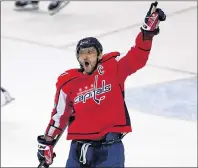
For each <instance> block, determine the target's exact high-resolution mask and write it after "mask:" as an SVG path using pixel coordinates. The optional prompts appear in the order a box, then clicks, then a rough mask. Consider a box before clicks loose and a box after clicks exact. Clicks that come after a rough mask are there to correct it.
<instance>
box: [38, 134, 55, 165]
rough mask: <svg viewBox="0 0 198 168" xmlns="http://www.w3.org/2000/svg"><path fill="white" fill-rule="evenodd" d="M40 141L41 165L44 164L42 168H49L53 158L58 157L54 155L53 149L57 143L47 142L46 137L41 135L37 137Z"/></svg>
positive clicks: (39, 157)
mask: <svg viewBox="0 0 198 168" xmlns="http://www.w3.org/2000/svg"><path fill="white" fill-rule="evenodd" d="M37 141H38V152H37V157H38V160H39V162H40V163H43V164H42V165H41V167H46V168H47V167H49V165H51V164H52V163H53V158H54V157H55V156H56V154H55V153H53V147H54V144H55V141H54V140H52V141H47V140H46V138H45V136H44V135H40V136H38V137H37Z"/></svg>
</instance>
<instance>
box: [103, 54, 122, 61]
mask: <svg viewBox="0 0 198 168" xmlns="http://www.w3.org/2000/svg"><path fill="white" fill-rule="evenodd" d="M117 56H120V53H119V52H111V53H107V54H104V55H103V57H102V60H101V62H105V61H107V60H109V59H111V58H116V57H117Z"/></svg>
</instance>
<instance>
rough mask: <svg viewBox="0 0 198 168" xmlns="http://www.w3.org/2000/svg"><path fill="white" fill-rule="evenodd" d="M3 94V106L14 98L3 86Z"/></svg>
mask: <svg viewBox="0 0 198 168" xmlns="http://www.w3.org/2000/svg"><path fill="white" fill-rule="evenodd" d="M1 95H3V96H1V97H4V101H1V106H4V105H6V104H8V103H10V102H11V101H12V100H14V98H13V97H11V96H10V93H9V92H8V91H7V90H6V89H4V88H3V87H1Z"/></svg>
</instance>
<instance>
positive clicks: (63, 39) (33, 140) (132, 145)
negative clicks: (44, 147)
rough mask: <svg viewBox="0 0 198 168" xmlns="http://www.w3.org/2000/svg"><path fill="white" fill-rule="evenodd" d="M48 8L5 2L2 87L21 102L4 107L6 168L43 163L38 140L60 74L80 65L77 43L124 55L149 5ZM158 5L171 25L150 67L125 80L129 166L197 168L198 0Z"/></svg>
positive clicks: (62, 154) (57, 163)
mask: <svg viewBox="0 0 198 168" xmlns="http://www.w3.org/2000/svg"><path fill="white" fill-rule="evenodd" d="M47 4H48V2H41V4H40V8H41V11H40V12H16V11H14V10H13V7H14V2H1V86H3V87H5V88H6V89H7V90H8V91H9V92H10V94H11V95H12V96H13V97H15V99H16V100H15V101H13V102H12V103H10V104H8V105H7V106H4V107H2V108H1V167H36V166H37V165H38V161H37V156H36V152H37V136H38V135H39V134H43V132H44V130H45V128H46V126H47V124H48V122H49V119H50V114H51V111H52V108H53V100H54V94H55V83H56V79H57V77H58V75H59V74H60V73H62V72H63V71H65V70H67V69H70V68H75V67H78V62H77V60H76V57H75V53H74V52H75V45H76V43H77V41H78V40H80V39H81V38H83V37H85V36H96V37H97V38H98V39H99V40H100V41H101V42H102V44H103V47H104V50H105V52H109V51H115V50H117V51H120V52H121V53H125V52H127V50H128V49H129V48H130V47H131V46H132V45H133V44H134V40H135V37H136V35H137V33H138V32H139V30H140V29H139V28H140V25H141V22H142V21H143V19H144V16H145V14H146V12H147V10H148V8H149V5H150V3H149V2H148V1H147V2H146V1H145V2H129V1H128V2H127V1H125V2H121V1H120V2H118V1H115V2H113V1H112V2H110V1H109V2H99V1H98V2H88V1H87V2H77V1H74V2H71V3H70V4H69V5H68V6H67V7H66V8H64V9H63V10H62V11H61V12H60V13H58V14H57V15H55V16H49V15H48V13H47V12H46V7H47ZM159 7H161V8H162V9H164V11H165V12H166V13H167V21H166V22H163V23H161V24H160V29H161V33H160V34H159V35H158V36H156V37H155V39H154V42H153V48H152V51H151V54H150V58H149V61H148V63H147V65H146V67H144V68H143V69H142V70H140V71H138V72H137V73H135V74H133V75H132V76H130V77H129V78H128V79H127V81H126V92H127V91H128V92H127V93H126V100H127V105H128V107H129V113H130V117H131V122H132V127H133V132H132V133H130V134H128V135H126V137H125V138H124V140H123V141H124V144H125V150H126V151H125V153H126V167H127V166H128V167H148V166H158V167H165V166H174V167H176V166H177V167H186V166H190V167H197V111H196V109H197V102H196V98H197V97H196V95H197V90H196V89H197V84H196V83H197V2H192V1H191V2H176V1H175V2H170V1H169V2H159ZM180 80H182V81H183V80H184V82H183V83H177V81H180ZM172 81H175V82H176V84H174V89H173V85H172V83H171V82H172ZM185 81H188V83H187V84H186V82H185ZM194 81H195V82H194ZM190 82H191V83H190ZM165 83H166V85H165ZM175 85H176V86H175ZM151 86H152V87H153V88H154V89H152V90H151V88H150V87H151ZM157 88H160V89H159V90H158V91H157ZM143 89H145V90H144V91H145V92H143V91H142V90H143ZM147 90H148V91H147ZM184 91H185V94H183V96H181V95H182V94H181V93H183V92H184ZM132 93H133V96H132ZM134 93H135V94H134ZM137 98H138V99H137ZM143 98H144V99H143ZM152 100H154V101H152ZM162 100H163V101H162ZM1 101H3V98H2V100H1ZM134 102H135V103H134ZM1 103H2V102H1ZM151 104H152V105H153V104H154V106H152V107H151ZM142 107H144V108H142ZM153 107H154V110H153ZM184 109H185V110H184ZM153 111H154V112H153ZM176 114H177V115H176ZM87 122H88V121H87ZM69 145H70V141H66V140H65V134H64V135H63V137H62V138H61V139H60V142H59V143H58V144H57V146H56V147H55V152H56V154H57V157H56V158H55V160H54V163H53V167H64V166H65V163H66V159H67V156H68V151H69Z"/></svg>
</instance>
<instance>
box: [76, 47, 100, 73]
mask: <svg viewBox="0 0 198 168" xmlns="http://www.w3.org/2000/svg"><path fill="white" fill-rule="evenodd" d="M97 59H101V56H99V57H98V56H97V51H96V49H95V48H94V47H89V48H83V49H80V51H79V59H78V60H79V62H80V64H81V65H82V66H83V68H84V73H85V74H90V73H92V71H93V69H94V68H95V66H96V64H97Z"/></svg>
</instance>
